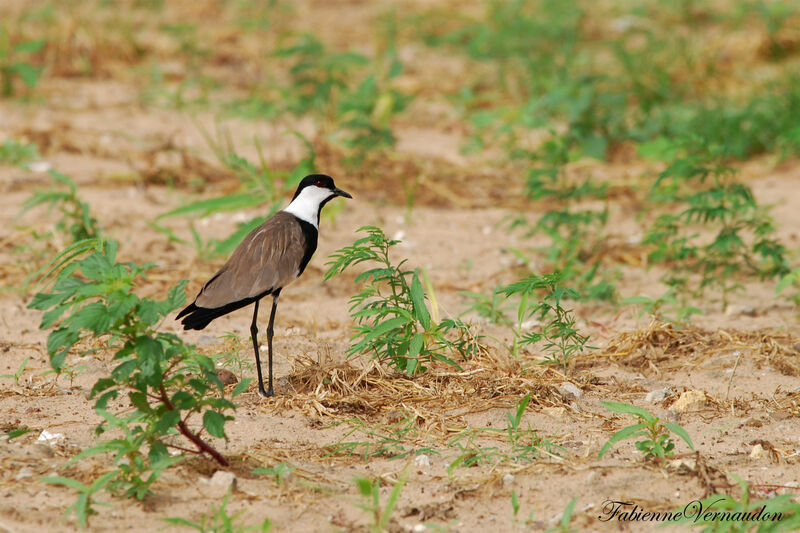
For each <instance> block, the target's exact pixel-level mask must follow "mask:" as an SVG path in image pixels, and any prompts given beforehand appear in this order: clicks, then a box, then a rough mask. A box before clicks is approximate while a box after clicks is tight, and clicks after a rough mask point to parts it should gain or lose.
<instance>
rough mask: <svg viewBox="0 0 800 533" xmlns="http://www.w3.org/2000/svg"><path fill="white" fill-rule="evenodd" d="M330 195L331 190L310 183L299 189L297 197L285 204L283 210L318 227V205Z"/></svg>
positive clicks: (331, 194)
mask: <svg viewBox="0 0 800 533" xmlns="http://www.w3.org/2000/svg"><path fill="white" fill-rule="evenodd" d="M331 196H333V191H332V190H330V189H324V188H322V187H317V186H316V185H311V186H309V187H306V188H305V189H303V190H302V191H300V194H299V195H298V196H297V198H295V199H294V200H292V203H290V204H289V205H288V206H286V209H284V211H286V212H287V213H291V214H293V215H294V216H296V217H297V218H299V219H300V220H305V221H306V222H308V223H309V224H311V225H313V226H314V227H315V228H317V229H319V220H317V216H318V215H319V205H320V204H321V203H322V202H324V201H325V200H327V199H328V198H330V197H331Z"/></svg>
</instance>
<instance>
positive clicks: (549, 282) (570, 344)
mask: <svg viewBox="0 0 800 533" xmlns="http://www.w3.org/2000/svg"><path fill="white" fill-rule="evenodd" d="M560 280H561V278H560V276H559V275H558V274H545V275H543V276H531V277H528V278H525V279H522V280H520V281H517V282H515V283H511V284H510V285H506V286H503V287H500V288H499V289H498V291H499V292H500V293H502V294H504V295H505V296H506V298H511V297H514V298H519V302H518V304H517V317H516V322H515V323H514V324H513V326H512V331H513V333H514V339H513V341H512V343H511V346H509V347H508V349H509V351H510V352H511V354H512V355H514V356H515V357H516V356H518V355H519V352H520V349H521V348H522V347H523V346H526V345H533V344H537V343H540V342H542V343H544V344H543V348H544V350H545V354H546V355H545V361H544V362H545V363H548V364H559V365H561V366H563V367H566V366H567V363H568V361H569V359H570V358H571V357H572V356H574V355H575V354H577V353H580V352H581V351H583V350H584V349H585V348H586V342H587V341H588V340H589V337H588V336H586V335H581V334H580V332H578V330H577V329H575V323H576V320H575V317H574V316H573V315H572V311H571V310H570V309H565V308H564V307H563V306H562V302H563V301H564V300H566V299H573V300H575V299H577V296H578V295H577V293H576V292H575V291H574V290H572V289H567V288H564V287H562V286H561V285H560ZM531 301H538V303H537V304H535V305H531ZM531 319H535V320H536V321H537V322H539V323H541V324H542V325H541V329H540V330H539V331H528V332H525V329H526V322H527V321H528V320H531Z"/></svg>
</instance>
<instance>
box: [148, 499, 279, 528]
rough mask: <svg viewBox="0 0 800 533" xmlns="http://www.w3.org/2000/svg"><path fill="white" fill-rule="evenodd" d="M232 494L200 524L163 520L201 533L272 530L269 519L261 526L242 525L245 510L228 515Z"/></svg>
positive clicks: (182, 520) (177, 519)
mask: <svg viewBox="0 0 800 533" xmlns="http://www.w3.org/2000/svg"><path fill="white" fill-rule="evenodd" d="M230 497H231V493H230V491H228V493H227V494H226V495H225V497H224V498H223V499H222V503H221V504H220V505H219V507H217V508H216V509H215V510H212V511H211V512H209V513H208V514H204V515H203V516H202V517H201V518H200V522H193V521H191V520H188V519H186V518H174V517H170V518H162V520H163V521H164V522H167V523H168V524H171V525H173V526H183V527H187V528H190V529H194V530H197V531H200V533H245V532H247V531H260V532H261V533H267V531H269V530H270V529H272V523H271V522H270V520H269V518H265V519H264V521H263V522H262V523H261V524H260V525H256V526H247V525H245V524H242V523H241V520H240V518H241V516H242V515H243V514H244V512H245V511H244V510H241V511H239V512H238V513H236V514H234V515H229V514H228V501H229V500H230Z"/></svg>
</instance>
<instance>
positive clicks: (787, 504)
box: [675, 474, 800, 533]
mask: <svg viewBox="0 0 800 533" xmlns="http://www.w3.org/2000/svg"><path fill="white" fill-rule="evenodd" d="M732 476H733V478H734V479H735V480H736V481H737V483H739V486H740V487H741V489H742V494H741V496H740V498H739V499H738V500H737V499H736V498H735V497H733V496H731V495H728V494H713V495H711V496H708V497H707V498H704V499H703V500H701V501H700V503H699V504H698V505H694V506H693V507H692V508H690V509H689V511H691V512H692V514H687V513H686V512H685V509H684V508H679V509H676V510H675V511H676V512H681V513H683V518H682V520H681V521H680V523H683V524H686V525H689V527H692V528H702V531H703V533H745V532H748V531H758V532H759V533H777V532H780V531H797V530H798V529H800V503H797V497H796V496H795V495H793V494H780V495H778V496H774V497H772V498H768V499H765V500H756V501H751V499H750V498H751V497H750V487H749V486H748V484H747V482H746V481H744V480H743V479H741V478H740V477H739V476H737V475H736V474H732ZM701 506H702V507H701ZM756 517H759V518H756ZM756 520H757V521H756ZM756 524H757V528H756ZM754 528H755V529H754Z"/></svg>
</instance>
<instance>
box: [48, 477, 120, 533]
mask: <svg viewBox="0 0 800 533" xmlns="http://www.w3.org/2000/svg"><path fill="white" fill-rule="evenodd" d="M115 476H116V472H107V473H105V474H103V475H102V476H100V477H98V478H97V479H95V480H94V481H93V482H92V483H90V484H89V485H85V484H83V483H81V482H80V481H78V480H77V479H72V478H69V477H62V476H50V477H44V478H42V481H44V482H45V483H50V484H52V485H63V486H65V487H68V488H70V489H74V490H76V491H77V492H78V499H77V501H75V503H73V504H72V505H70V507H69V508H68V509H67V511H66V513H65V516H69V515H70V514H71V513H75V517H76V518H77V519H78V526H80V528H81V529H86V526H87V525H88V524H89V517H90V516H91V515H93V514H97V511H96V510H95V509H94V506H95V505H111V504H109V503H105V502H98V501H95V499H94V497H95V494H97V493H98V492H100V491H101V490H103V489H105V488H106V486H107V485H108V484H109V483H110V482H111V480H112V479H113V478H114V477H115Z"/></svg>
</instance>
